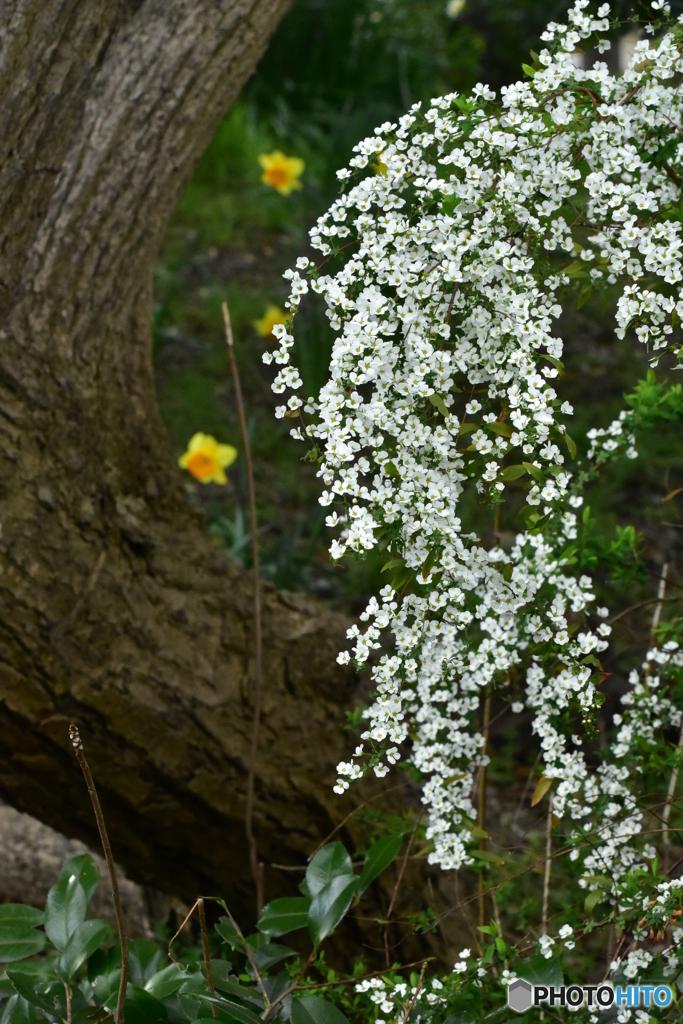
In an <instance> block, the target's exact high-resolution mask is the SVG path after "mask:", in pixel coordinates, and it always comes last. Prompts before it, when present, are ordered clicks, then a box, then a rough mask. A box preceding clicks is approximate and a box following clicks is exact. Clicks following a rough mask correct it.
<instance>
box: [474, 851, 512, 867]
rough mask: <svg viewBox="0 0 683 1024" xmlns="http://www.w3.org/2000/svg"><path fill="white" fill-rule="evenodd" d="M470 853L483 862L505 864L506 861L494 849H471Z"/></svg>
mask: <svg viewBox="0 0 683 1024" xmlns="http://www.w3.org/2000/svg"><path fill="white" fill-rule="evenodd" d="M470 855H471V856H472V857H474V859H475V860H480V861H481V862H482V863H483V864H504V863H505V861H504V860H503V858H502V857H499V856H498V854H497V853H494V852H493V850H470Z"/></svg>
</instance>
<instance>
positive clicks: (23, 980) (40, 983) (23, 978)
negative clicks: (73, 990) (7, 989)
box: [7, 969, 64, 1014]
mask: <svg viewBox="0 0 683 1024" xmlns="http://www.w3.org/2000/svg"><path fill="white" fill-rule="evenodd" d="M7 977H8V978H9V980H10V981H11V982H12V987H13V988H14V990H15V991H16V992H18V993H19V995H20V996H22V997H23V998H24V999H26V1000H27V1002H29V1003H32V1004H33V1005H34V1006H39V1007H40V1009H41V1010H45V1011H46V1012H47V1013H50V1014H54V1012H55V1004H54V999H53V997H52V994H51V993H50V991H49V986H47V988H48V991H47V992H46V991H42V992H38V991H37V989H38V988H43V989H45V987H46V986H45V982H44V979H43V978H41V977H40V976H37V975H35V974H34V973H33V972H31V973H30V974H27V973H26V972H24V971H22V970H19V969H15V970H13V971H8V972H7ZM52 984H53V983H52ZM57 984H58V985H59V987H60V988H61V989H62V991H63V990H64V986H63V985H62V983H61V982H57Z"/></svg>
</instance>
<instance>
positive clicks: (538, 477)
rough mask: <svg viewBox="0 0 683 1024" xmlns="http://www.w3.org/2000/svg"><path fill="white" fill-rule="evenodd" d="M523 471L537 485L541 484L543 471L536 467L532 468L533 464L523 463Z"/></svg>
mask: <svg viewBox="0 0 683 1024" xmlns="http://www.w3.org/2000/svg"><path fill="white" fill-rule="evenodd" d="M522 465H523V466H524V468H525V470H526V471H527V473H528V474H529V476H532V477H533V478H534V480H535V481H536V483H537V484H542V483H543V471H542V470H541V469H539V467H538V466H534V464H533V462H523V463H522Z"/></svg>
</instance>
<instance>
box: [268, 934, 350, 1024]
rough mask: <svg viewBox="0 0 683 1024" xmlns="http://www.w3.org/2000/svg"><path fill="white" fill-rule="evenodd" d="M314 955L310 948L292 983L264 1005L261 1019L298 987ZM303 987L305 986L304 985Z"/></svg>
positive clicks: (313, 950)
mask: <svg viewBox="0 0 683 1024" xmlns="http://www.w3.org/2000/svg"><path fill="white" fill-rule="evenodd" d="M314 957H315V949H312V950H311V952H310V953H309V954H308V959H307V960H306V962H305V963H304V964H302V966H301V970H300V971H299V973H298V974H297V976H296V978H295V979H294V981H293V982H292V984H291V985H289V986H288V987H287V988H286V989H285V991H284V992H281V993H280V995H279V996H278V997H277V999H274V1000H273V1002H272V1003H269V1004H268V1006H267V1007H266V1009H265V1010H264V1011H263V1013H262V1014H261V1020H266V1019H267V1018H268V1014H269V1013H272V1012H273V1010H274V1009H275V1007H276V1006H277V1005H278V1004H279V1003H281V1002H282V1000H283V999H285V998H286V997H287V996H288V995H289V994H290V992H294V990H295V989H296V988H297V987H298V985H299V982H300V981H301V979H302V978H303V976H304V974H305V973H306V971H307V970H308V968H309V967H310V966H311V964H312V963H313V958H314ZM353 980H354V981H355V980H356V979H355V978H354V979H353ZM304 987H305V986H304Z"/></svg>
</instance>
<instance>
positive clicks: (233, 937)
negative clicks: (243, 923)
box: [216, 917, 244, 949]
mask: <svg viewBox="0 0 683 1024" xmlns="http://www.w3.org/2000/svg"><path fill="white" fill-rule="evenodd" d="M216 931H217V932H218V934H219V935H220V937H221V938H222V939H223V941H224V942H227V943H228V945H229V946H230V948H231V949H243V948H244V943H243V942H242V940H241V938H240V937H239V935H238V934H237V929H236V928H235V926H234V924H233V923H232V921H231V920H230V918H229V917H222V918H221V919H220V921H219V922H218V924H217V925H216Z"/></svg>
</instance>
